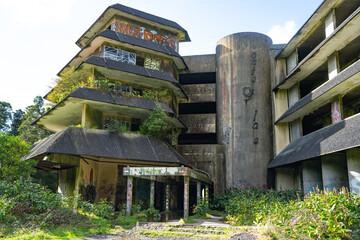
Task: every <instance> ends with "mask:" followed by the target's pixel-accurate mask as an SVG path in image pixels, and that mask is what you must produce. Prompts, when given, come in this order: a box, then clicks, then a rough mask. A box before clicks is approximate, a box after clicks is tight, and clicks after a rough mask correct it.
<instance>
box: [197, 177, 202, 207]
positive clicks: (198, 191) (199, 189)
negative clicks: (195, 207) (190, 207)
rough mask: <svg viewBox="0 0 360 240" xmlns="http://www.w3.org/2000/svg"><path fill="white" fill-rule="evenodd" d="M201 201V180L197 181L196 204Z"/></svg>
mask: <svg viewBox="0 0 360 240" xmlns="http://www.w3.org/2000/svg"><path fill="white" fill-rule="evenodd" d="M200 201H201V181H199V180H198V181H196V204H199V203H200Z"/></svg>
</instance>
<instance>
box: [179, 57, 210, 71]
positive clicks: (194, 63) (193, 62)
mask: <svg viewBox="0 0 360 240" xmlns="http://www.w3.org/2000/svg"><path fill="white" fill-rule="evenodd" d="M183 59H184V61H185V63H186V65H187V66H188V68H189V69H188V71H187V73H201V72H215V71H216V69H215V54H206V55H193V56H185V57H183Z"/></svg>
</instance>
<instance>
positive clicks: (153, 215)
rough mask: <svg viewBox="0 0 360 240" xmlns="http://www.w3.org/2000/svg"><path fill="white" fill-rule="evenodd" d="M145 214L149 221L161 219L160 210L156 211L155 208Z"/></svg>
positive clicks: (145, 211) (149, 209) (147, 210)
mask: <svg viewBox="0 0 360 240" xmlns="http://www.w3.org/2000/svg"><path fill="white" fill-rule="evenodd" d="M143 213H144V216H145V217H146V218H147V219H149V220H159V219H160V217H161V215H160V213H159V210H156V209H155V208H153V207H151V208H148V209H146V210H144V211H143Z"/></svg>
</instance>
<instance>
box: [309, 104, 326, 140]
mask: <svg viewBox="0 0 360 240" xmlns="http://www.w3.org/2000/svg"><path fill="white" fill-rule="evenodd" d="M331 121H332V120H331V104H330V103H328V104H326V105H325V106H322V107H320V108H319V109H317V110H315V111H314V112H312V113H310V114H309V115H306V116H305V117H304V118H303V120H302V127H303V136H305V135H307V134H309V133H312V132H314V131H316V130H319V129H321V128H323V127H326V126H328V125H330V124H331Z"/></svg>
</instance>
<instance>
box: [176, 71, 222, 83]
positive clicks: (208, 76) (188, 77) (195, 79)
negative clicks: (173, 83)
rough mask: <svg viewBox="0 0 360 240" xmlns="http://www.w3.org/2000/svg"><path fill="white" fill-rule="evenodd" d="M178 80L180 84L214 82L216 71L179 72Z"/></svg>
mask: <svg viewBox="0 0 360 240" xmlns="http://www.w3.org/2000/svg"><path fill="white" fill-rule="evenodd" d="M179 82H180V84H182V85H188V84H205V83H216V73H215V72H206V73H187V74H179Z"/></svg>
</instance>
